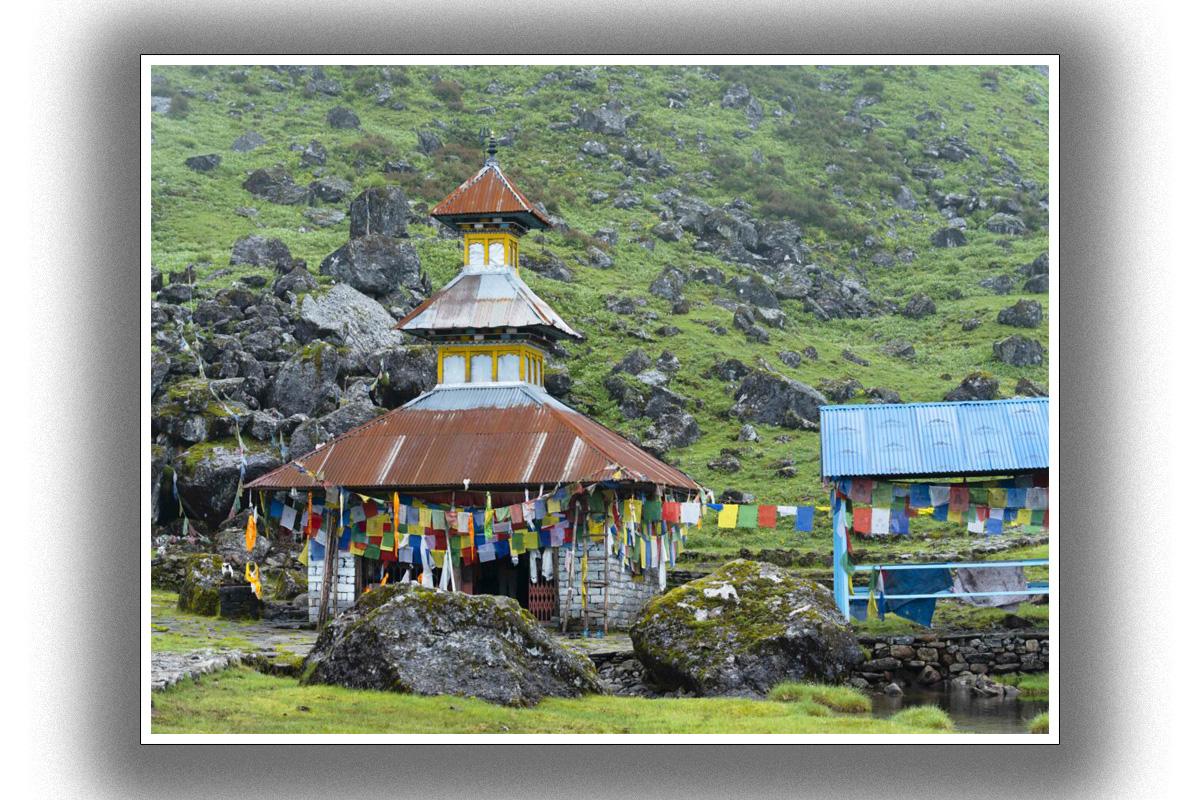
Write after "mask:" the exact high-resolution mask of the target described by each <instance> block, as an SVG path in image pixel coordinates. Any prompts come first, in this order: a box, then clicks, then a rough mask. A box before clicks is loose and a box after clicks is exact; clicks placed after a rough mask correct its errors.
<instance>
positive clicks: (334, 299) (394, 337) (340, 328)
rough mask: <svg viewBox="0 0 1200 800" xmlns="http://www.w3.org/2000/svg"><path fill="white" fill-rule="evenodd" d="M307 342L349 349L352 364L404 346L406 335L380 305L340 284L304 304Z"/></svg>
mask: <svg viewBox="0 0 1200 800" xmlns="http://www.w3.org/2000/svg"><path fill="white" fill-rule="evenodd" d="M300 320H301V322H302V323H303V325H304V326H305V334H306V338H320V339H324V340H325V341H328V342H335V343H340V344H343V345H345V346H346V348H347V355H349V356H350V358H351V359H352V360H355V361H358V362H362V361H363V360H365V359H366V357H367V356H369V355H371V354H372V353H374V352H376V351H377V350H380V349H382V348H385V347H388V348H391V347H400V346H402V345H403V344H404V334H402V333H400V331H397V330H394V328H395V325H396V321H395V320H394V319H393V318H392V315H391V314H389V313H388V312H387V309H385V308H384V307H383V306H381V305H380V304H379V303H378V301H376V300H374V299H372V298H370V297H367V296H366V295H365V294H363V293H362V292H360V291H358V290H357V289H355V288H354V287H353V286H351V285H350V284H347V283H336V284H334V285H333V287H332V288H331V289H330V290H329V291H328V292H323V293H318V292H310V293H309V294H306V295H305V296H304V301H303V302H302V303H301V304H300Z"/></svg>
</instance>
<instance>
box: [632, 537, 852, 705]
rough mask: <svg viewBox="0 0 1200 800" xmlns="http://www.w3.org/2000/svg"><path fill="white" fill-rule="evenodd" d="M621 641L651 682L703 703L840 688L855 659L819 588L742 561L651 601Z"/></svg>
mask: <svg viewBox="0 0 1200 800" xmlns="http://www.w3.org/2000/svg"><path fill="white" fill-rule="evenodd" d="M629 633H630V637H631V638H632V639H633V647H634V650H635V651H636V652H637V655H638V659H639V660H640V661H641V662H642V664H643V665H645V667H646V669H647V672H648V673H649V675H650V677H651V679H652V680H653V681H655V682H656V683H658V684H660V685H662V686H663V687H665V688H685V689H687V690H689V691H693V692H696V693H698V694H704V695H739V696H763V695H765V694H766V693H767V692H769V691H770V690H771V688H772V687H773V686H775V685H776V684H779V683H782V682H784V681H818V682H825V683H840V682H842V681H844V680H846V679H847V678H849V674H850V670H851V668H853V667H854V666H856V665H857V664H860V663H861V662H862V660H863V654H862V651H861V650H860V649H859V646H858V641H857V639H856V638H855V636H854V633H853V630H852V628H851V627H850V626H849V625H848V624H847V623H846V621H845V620H844V619H843V618H842V615H841V613H840V612H839V611H838V610H837V606H836V605H835V604H834V602H833V594H832V593H831V592H830V591H829V590H828V589H826V588H825V587H824V586H821V585H820V584H818V583H816V582H815V581H810V580H804V579H801V578H796V577H794V576H792V575H790V574H789V573H788V572H786V571H785V570H783V569H781V568H780V567H777V566H775V565H774V564H766V563H762V562H758V561H746V560H743V559H738V560H736V561H731V562H729V563H728V564H726V565H724V566H723V567H721V568H720V569H718V570H717V571H715V572H713V573H712V574H711V575H708V576H705V577H704V578H700V579H698V580H694V581H692V582H691V583H686V584H684V585H683V586H680V587H678V588H676V589H673V590H671V591H670V592H667V593H666V594H664V595H662V596H660V597H657V598H655V599H653V600H651V601H650V603H649V604H647V606H646V610H645V611H644V612H643V614H642V617H641V618H640V619H639V620H638V621H637V622H636V623H635V624H634V626H633V628H632V629H631V630H630V632H629Z"/></svg>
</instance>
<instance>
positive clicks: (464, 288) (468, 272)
mask: <svg viewBox="0 0 1200 800" xmlns="http://www.w3.org/2000/svg"><path fill="white" fill-rule="evenodd" d="M396 327H397V328H399V329H400V330H402V331H405V332H407V333H412V334H415V335H417V336H420V335H423V334H437V333H451V332H455V331H468V330H475V331H487V330H502V329H505V328H534V329H537V330H539V331H542V332H543V333H544V334H545V335H547V336H550V337H551V338H555V339H561V338H564V337H571V338H574V339H580V338H582V337H581V336H580V335H579V334H578V333H576V331H575V330H574V329H573V328H572V327H571V326H570V325H568V324H567V323H566V322H565V321H564V320H563V318H562V317H560V316H559V315H558V313H557V312H556V311H555V310H554V309H553V308H551V307H550V306H549V304H548V303H546V301H545V300H543V299H542V298H540V297H538V296H537V295H536V294H535V293H534V291H533V290H532V289H530V288H529V285H528V284H526V283H525V281H523V280H521V277H520V276H519V275H517V273H516V271H515V270H513V269H510V268H509V267H464V268H463V270H462V272H460V273H458V275H457V276H455V277H454V279H453V280H451V281H450V282H449V283H448V284H446V285H445V286H444V287H442V288H441V289H439V290H438V291H436V292H434V293H433V294H432V295H430V296H429V299H428V300H426V301H425V302H423V303H421V304H420V305H419V306H417V307H416V308H414V309H413V310H412V311H410V312H408V314H406V315H405V316H404V317H403V318H401V319H400V321H399V322H398V323H396Z"/></svg>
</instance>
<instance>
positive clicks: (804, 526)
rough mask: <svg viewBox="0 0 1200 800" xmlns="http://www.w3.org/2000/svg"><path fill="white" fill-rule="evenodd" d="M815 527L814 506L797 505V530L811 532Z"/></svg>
mask: <svg viewBox="0 0 1200 800" xmlns="http://www.w3.org/2000/svg"><path fill="white" fill-rule="evenodd" d="M812 529H813V507H812V506H796V530H798V531H805V532H811V531H812Z"/></svg>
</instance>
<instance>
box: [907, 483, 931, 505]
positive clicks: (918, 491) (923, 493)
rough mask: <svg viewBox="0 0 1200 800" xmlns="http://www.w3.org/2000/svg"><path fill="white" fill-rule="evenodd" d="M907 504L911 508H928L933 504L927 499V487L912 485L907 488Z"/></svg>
mask: <svg viewBox="0 0 1200 800" xmlns="http://www.w3.org/2000/svg"><path fill="white" fill-rule="evenodd" d="M908 503H909V505H911V506H912V507H913V508H929V507H930V506H931V505H933V503H932V502H931V501H930V498H929V485H928V484H925V483H914V484H913V485H912V486H910V487H909V488H908Z"/></svg>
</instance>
